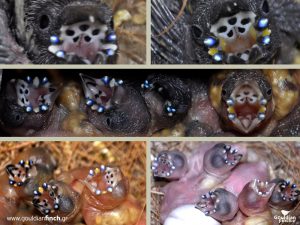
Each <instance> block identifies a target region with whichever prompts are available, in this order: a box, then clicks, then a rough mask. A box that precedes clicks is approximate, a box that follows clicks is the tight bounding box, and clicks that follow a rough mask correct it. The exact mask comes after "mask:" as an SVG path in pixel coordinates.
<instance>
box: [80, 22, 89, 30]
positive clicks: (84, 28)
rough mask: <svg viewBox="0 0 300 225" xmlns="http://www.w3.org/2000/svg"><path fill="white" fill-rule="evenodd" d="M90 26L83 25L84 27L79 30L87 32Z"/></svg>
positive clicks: (81, 26)
mask: <svg viewBox="0 0 300 225" xmlns="http://www.w3.org/2000/svg"><path fill="white" fill-rule="evenodd" d="M89 27H90V26H89V25H87V24H82V25H80V26H79V29H80V30H81V31H86V30H87V29H89Z"/></svg>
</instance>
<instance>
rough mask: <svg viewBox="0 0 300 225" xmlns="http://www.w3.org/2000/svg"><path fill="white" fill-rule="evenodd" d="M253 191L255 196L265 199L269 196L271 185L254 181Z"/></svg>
mask: <svg viewBox="0 0 300 225" xmlns="http://www.w3.org/2000/svg"><path fill="white" fill-rule="evenodd" d="M253 189H254V191H255V192H256V194H257V195H259V196H261V197H267V196H269V195H271V193H272V189H273V185H272V184H270V183H269V182H267V181H260V180H254V182H253Z"/></svg>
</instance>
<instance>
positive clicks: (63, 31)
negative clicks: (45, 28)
mask: <svg viewBox="0 0 300 225" xmlns="http://www.w3.org/2000/svg"><path fill="white" fill-rule="evenodd" d="M116 41H117V37H116V34H115V33H114V32H112V31H109V29H108V26H107V25H105V24H102V23H100V22H97V21H95V19H93V17H91V19H90V21H83V22H79V23H75V24H71V25H63V26H62V27H61V28H60V34H59V35H53V36H51V37H50V46H49V47H48V50H49V51H50V52H51V53H53V54H55V55H56V56H57V57H60V58H67V57H68V56H77V57H79V58H80V59H82V60H83V61H84V62H85V63H87V64H95V63H101V62H102V63H105V61H106V60H107V58H108V57H110V56H113V55H115V54H116V52H117V49H118V46H117V44H116Z"/></svg>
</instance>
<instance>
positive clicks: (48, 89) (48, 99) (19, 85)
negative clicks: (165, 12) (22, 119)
mask: <svg viewBox="0 0 300 225" xmlns="http://www.w3.org/2000/svg"><path fill="white" fill-rule="evenodd" d="M11 82H12V83H15V89H16V94H17V103H18V105H19V106H21V107H24V109H25V111H26V112H27V113H39V112H46V111H48V110H49V109H50V108H51V107H52V105H53V100H52V97H53V95H54V94H55V91H56V88H54V87H53V86H52V84H51V83H50V82H49V80H48V78H47V77H44V78H39V77H35V78H32V77H30V76H27V77H26V80H21V79H18V80H14V79H13V80H11Z"/></svg>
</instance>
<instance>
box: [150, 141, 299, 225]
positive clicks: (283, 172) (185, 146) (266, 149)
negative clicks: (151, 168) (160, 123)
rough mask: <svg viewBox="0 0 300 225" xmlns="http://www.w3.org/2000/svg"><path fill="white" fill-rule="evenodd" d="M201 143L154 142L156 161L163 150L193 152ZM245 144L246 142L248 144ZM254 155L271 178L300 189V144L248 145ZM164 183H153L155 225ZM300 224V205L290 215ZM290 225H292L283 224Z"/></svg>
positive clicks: (152, 206) (251, 143)
mask: <svg viewBox="0 0 300 225" xmlns="http://www.w3.org/2000/svg"><path fill="white" fill-rule="evenodd" d="M200 143H201V142H153V143H152V146H151V154H152V157H153V156H154V155H156V154H157V153H158V152H160V151H162V150H174V149H177V150H179V151H182V152H192V151H193V150H194V149H196V148H197V146H198V145H199V144H200ZM244 143H245V142H244ZM246 144H247V149H249V150H250V152H251V153H254V154H251V156H250V157H251V159H250V160H251V161H252V160H255V161H258V160H260V161H261V160H264V161H265V162H266V163H267V164H268V165H269V170H270V175H271V178H274V177H281V178H284V179H286V180H290V181H291V182H293V183H295V184H296V185H297V186H298V187H299V186H300V164H299V162H300V143H298V142H247V143H246ZM161 186H162V183H161V182H155V181H154V179H153V177H152V180H151V225H160V219H159V218H160V206H161V202H162V200H163V193H161V192H160V187H161ZM289 215H291V216H296V217H297V221H300V204H298V205H297V207H296V208H295V209H294V210H293V211H292V212H290V213H289ZM282 224H286V225H287V224H289V223H282Z"/></svg>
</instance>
